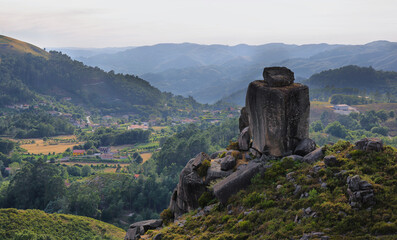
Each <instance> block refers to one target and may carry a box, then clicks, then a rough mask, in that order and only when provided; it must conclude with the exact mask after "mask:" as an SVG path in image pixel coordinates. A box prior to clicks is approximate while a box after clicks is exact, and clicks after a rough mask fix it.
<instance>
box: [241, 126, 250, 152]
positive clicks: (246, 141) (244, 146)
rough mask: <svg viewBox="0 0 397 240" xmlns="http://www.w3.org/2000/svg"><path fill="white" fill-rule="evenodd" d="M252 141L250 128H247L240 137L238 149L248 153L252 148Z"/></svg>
mask: <svg viewBox="0 0 397 240" xmlns="http://www.w3.org/2000/svg"><path fill="white" fill-rule="evenodd" d="M250 141H251V136H250V132H249V127H246V128H244V129H243V131H241V133H240V135H239V137H238V148H239V149H240V150H241V151H248V150H249V148H250Z"/></svg>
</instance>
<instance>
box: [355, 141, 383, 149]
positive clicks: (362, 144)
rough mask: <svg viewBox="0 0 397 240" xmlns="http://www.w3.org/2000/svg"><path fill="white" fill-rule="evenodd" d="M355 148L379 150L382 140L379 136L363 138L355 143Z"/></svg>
mask: <svg viewBox="0 0 397 240" xmlns="http://www.w3.org/2000/svg"><path fill="white" fill-rule="evenodd" d="M355 145H356V148H357V149H359V150H362V151H375V152H380V151H382V150H383V141H382V139H379V138H364V139H361V140H359V141H357V142H356V143H355Z"/></svg>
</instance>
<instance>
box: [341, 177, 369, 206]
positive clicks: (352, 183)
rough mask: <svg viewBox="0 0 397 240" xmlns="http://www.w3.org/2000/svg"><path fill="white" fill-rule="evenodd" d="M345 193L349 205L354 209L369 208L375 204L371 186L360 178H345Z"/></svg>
mask: <svg viewBox="0 0 397 240" xmlns="http://www.w3.org/2000/svg"><path fill="white" fill-rule="evenodd" d="M347 187H348V188H347V193H348V194H349V204H350V206H351V207H352V208H354V209H360V208H362V207H370V206H372V205H374V204H375V196H374V190H373V187H372V184H370V183H369V182H367V181H364V180H361V178H360V176H358V175H355V176H354V177H348V178H347Z"/></svg>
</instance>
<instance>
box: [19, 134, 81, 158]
mask: <svg viewBox="0 0 397 240" xmlns="http://www.w3.org/2000/svg"><path fill="white" fill-rule="evenodd" d="M75 138H76V136H74V135H68V136H60V137H57V139H75ZM32 140H33V141H35V143H31V144H22V145H21V148H23V149H26V150H27V151H28V152H29V153H33V154H40V153H43V154H48V153H53V152H55V153H63V152H65V150H66V149H68V148H73V146H75V145H79V144H82V142H79V143H57V144H56V145H52V144H50V143H55V141H53V140H48V141H46V142H44V141H43V139H40V138H33V139H25V140H24V142H27V141H32ZM15 141H16V140H15Z"/></svg>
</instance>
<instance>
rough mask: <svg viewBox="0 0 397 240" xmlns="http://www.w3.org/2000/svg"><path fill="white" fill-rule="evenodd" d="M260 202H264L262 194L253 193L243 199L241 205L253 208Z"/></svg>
mask: <svg viewBox="0 0 397 240" xmlns="http://www.w3.org/2000/svg"><path fill="white" fill-rule="evenodd" d="M262 201H265V196H264V195H263V194H259V193H258V192H253V193H250V194H248V195H247V196H246V197H245V198H244V199H243V205H244V206H246V207H253V206H255V205H256V204H258V203H260V202H262Z"/></svg>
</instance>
